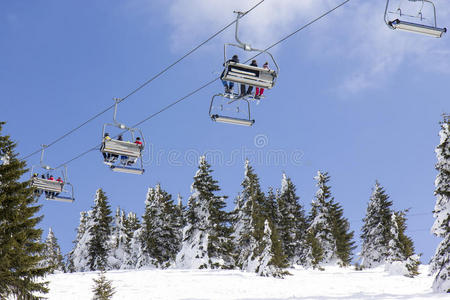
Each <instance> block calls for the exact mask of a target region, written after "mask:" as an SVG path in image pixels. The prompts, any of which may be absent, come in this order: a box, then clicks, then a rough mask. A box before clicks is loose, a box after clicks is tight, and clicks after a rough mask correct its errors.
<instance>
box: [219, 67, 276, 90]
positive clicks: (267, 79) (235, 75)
mask: <svg viewBox="0 0 450 300" xmlns="http://www.w3.org/2000/svg"><path fill="white" fill-rule="evenodd" d="M276 76H277V74H276V72H275V71H274V70H268V69H264V68H260V67H255V66H250V65H244V64H241V63H236V62H233V61H228V62H227V63H226V64H225V71H224V72H223V74H222V77H221V79H222V80H225V81H231V82H236V83H242V84H248V85H250V86H255V87H260V88H265V89H271V88H273V86H274V84H275V79H276Z"/></svg>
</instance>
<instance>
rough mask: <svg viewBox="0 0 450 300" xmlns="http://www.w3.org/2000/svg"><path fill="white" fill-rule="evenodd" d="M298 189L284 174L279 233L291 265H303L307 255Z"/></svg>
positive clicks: (279, 209) (304, 224)
mask: <svg viewBox="0 0 450 300" xmlns="http://www.w3.org/2000/svg"><path fill="white" fill-rule="evenodd" d="M298 200H299V197H298V196H297V194H296V187H295V185H294V184H293V183H292V181H291V179H290V178H288V177H287V176H286V174H284V173H283V177H282V180H281V191H280V195H279V196H278V199H277V203H278V211H279V220H278V231H279V232H280V238H281V242H282V245H283V249H284V253H285V254H286V256H287V259H288V261H289V262H290V264H291V265H293V264H295V263H297V264H303V263H304V261H305V257H304V256H305V254H306V251H307V249H306V229H307V228H308V224H307V222H306V217H305V212H304V209H303V207H302V206H301V205H300V203H299V202H298Z"/></svg>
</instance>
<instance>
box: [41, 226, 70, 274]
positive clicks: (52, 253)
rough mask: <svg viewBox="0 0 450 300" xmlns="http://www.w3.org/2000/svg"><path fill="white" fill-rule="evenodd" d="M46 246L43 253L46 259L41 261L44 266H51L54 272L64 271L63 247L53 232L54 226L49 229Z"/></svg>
mask: <svg viewBox="0 0 450 300" xmlns="http://www.w3.org/2000/svg"><path fill="white" fill-rule="evenodd" d="M44 244H45V247H44V251H43V252H42V255H43V257H44V260H43V261H42V262H41V264H42V266H43V267H50V268H51V271H52V273H53V272H54V271H59V272H64V271H65V266H64V261H63V256H62V254H61V248H60V247H59V245H58V240H57V239H56V237H55V234H54V233H53V230H52V228H49V229H48V234H47V238H46V239H45V242H44Z"/></svg>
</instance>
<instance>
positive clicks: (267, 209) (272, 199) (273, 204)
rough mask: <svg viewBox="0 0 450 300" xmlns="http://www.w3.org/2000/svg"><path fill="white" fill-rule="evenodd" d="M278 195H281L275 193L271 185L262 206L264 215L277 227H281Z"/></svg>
mask: <svg viewBox="0 0 450 300" xmlns="http://www.w3.org/2000/svg"><path fill="white" fill-rule="evenodd" d="M277 192H278V191H277ZM278 197H279V195H277V194H275V192H274V191H273V188H272V187H269V190H268V192H267V195H266V197H265V200H264V203H263V208H262V209H263V215H264V217H265V218H266V219H267V220H269V221H270V222H271V223H272V224H273V225H274V226H275V227H276V228H279V227H278V225H279V223H280V212H279V209H278Z"/></svg>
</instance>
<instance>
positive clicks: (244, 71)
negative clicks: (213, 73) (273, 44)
mask: <svg viewBox="0 0 450 300" xmlns="http://www.w3.org/2000/svg"><path fill="white" fill-rule="evenodd" d="M234 13H237V17H236V30H235V39H236V42H237V44H233V43H226V44H225V45H224V48H223V55H224V71H223V72H222V75H221V77H220V78H221V79H222V80H224V81H229V82H234V83H237V84H243V85H248V86H252V87H257V88H264V89H271V88H273V87H274V85H275V81H276V78H277V77H278V74H279V71H280V69H279V67H278V64H277V62H276V61H275V59H274V57H273V55H272V54H270V53H269V52H267V51H265V50H260V49H256V48H252V47H251V46H250V45H249V44H245V43H243V42H241V40H240V39H239V37H238V32H239V19H240V18H241V17H242V16H243V15H244V13H242V12H236V11H235V12H234ZM228 46H231V47H237V48H240V49H243V50H244V51H249V52H258V54H257V55H256V56H258V55H260V54H263V53H264V54H267V55H268V56H269V57H270V58H271V60H272V62H273V65H274V66H275V70H270V69H265V68H261V67H255V66H250V65H246V64H242V63H237V62H234V61H231V60H227V57H228V56H227V47H228ZM220 98H221V99H223V100H226V98H228V99H230V100H229V101H227V103H228V104H232V103H235V102H242V101H244V102H246V103H245V104H244V106H246V107H247V110H248V118H247V117H245V118H236V117H233V116H227V115H224V114H223V113H222V112H221V113H220V114H219V113H215V112H214V111H213V108H214V107H215V105H214V104H215V102H217V101H218V99H220ZM252 99H255V98H254V97H252V96H249V95H244V96H240V95H239V94H235V93H233V92H230V93H228V92H226V93H219V94H216V95H214V96H213V97H212V98H211V104H210V107H209V116H210V117H211V119H212V120H213V121H216V122H222V123H228V124H236V125H243V126H252V125H253V123H255V120H253V119H251V114H250V102H249V101H250V100H252Z"/></svg>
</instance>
